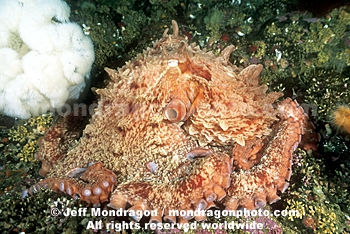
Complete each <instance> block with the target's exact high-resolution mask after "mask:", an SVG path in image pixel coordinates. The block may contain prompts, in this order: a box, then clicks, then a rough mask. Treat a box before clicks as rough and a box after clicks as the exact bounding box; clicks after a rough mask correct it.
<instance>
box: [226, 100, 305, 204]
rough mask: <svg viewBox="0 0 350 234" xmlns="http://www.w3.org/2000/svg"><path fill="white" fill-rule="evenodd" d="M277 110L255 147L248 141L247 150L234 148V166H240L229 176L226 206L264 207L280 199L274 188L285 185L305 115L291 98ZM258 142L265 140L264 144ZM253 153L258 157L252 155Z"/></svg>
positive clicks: (279, 188) (290, 172)
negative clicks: (273, 121)
mask: <svg viewBox="0 0 350 234" xmlns="http://www.w3.org/2000/svg"><path fill="white" fill-rule="evenodd" d="M277 109H278V110H279V115H280V121H279V123H278V124H276V125H275V126H274V128H273V131H272V133H271V135H270V136H267V137H266V139H262V140H260V141H257V142H255V144H253V146H254V147H252V144H247V145H246V147H247V149H240V150H236V151H235V150H234V154H233V158H234V165H235V166H236V167H237V168H240V169H239V170H236V171H233V173H232V175H231V186H230V187H229V188H228V191H227V194H228V196H226V198H225V200H224V204H225V206H226V209H231V210H236V209H237V208H240V207H244V208H247V209H257V208H260V207H263V206H265V204H266V202H269V203H274V202H276V201H277V200H279V199H280V198H279V197H278V195H277V190H278V191H280V192H284V191H285V190H286V189H287V188H288V185H289V183H288V181H289V180H290V177H291V174H292V153H293V151H294V150H295V149H296V148H297V146H298V144H299V142H300V140H301V135H302V134H303V128H304V124H305V119H306V118H307V117H306V115H305V114H304V112H303V109H302V108H301V107H300V106H298V104H297V102H296V101H292V100H291V99H286V100H284V101H282V102H281V103H279V104H278V107H277ZM261 142H267V144H266V146H265V147H263V146H262V145H263V144H261ZM238 147H240V148H242V146H238ZM252 152H253V153H254V154H257V156H255V157H252V156H253V155H252ZM236 159H237V160H236Z"/></svg>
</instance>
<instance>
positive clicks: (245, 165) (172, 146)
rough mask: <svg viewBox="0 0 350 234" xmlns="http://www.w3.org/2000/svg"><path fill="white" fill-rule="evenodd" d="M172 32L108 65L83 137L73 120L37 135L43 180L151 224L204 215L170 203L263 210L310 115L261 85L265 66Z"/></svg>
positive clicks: (286, 175) (287, 171) (284, 178)
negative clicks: (146, 216)
mask: <svg viewBox="0 0 350 234" xmlns="http://www.w3.org/2000/svg"><path fill="white" fill-rule="evenodd" d="M172 24H173V33H172V34H168V33H167V30H166V31H165V32H164V34H163V37H162V38H161V39H160V40H159V41H157V42H155V43H154V46H153V48H148V49H147V50H145V51H144V52H143V53H142V54H140V55H138V56H137V57H136V58H135V59H133V60H131V61H130V62H127V63H126V64H125V65H124V66H123V67H122V68H119V69H118V70H112V69H109V68H106V71H107V73H108V74H109V76H110V79H111V81H110V83H109V84H108V85H107V87H106V88H104V89H97V90H96V91H95V92H96V93H97V94H98V95H99V102H98V107H97V108H96V109H95V112H94V114H93V116H92V117H91V120H90V123H89V124H88V125H87V126H86V127H85V129H84V131H83V133H82V134H81V135H80V134H78V133H77V131H75V130H74V127H72V122H73V123H75V122H74V121H72V120H71V119H69V118H68V119H67V118H66V119H64V120H63V121H61V122H58V123H57V124H55V125H54V126H53V127H52V128H51V129H50V130H49V131H48V132H47V133H46V134H45V136H44V138H43V139H42V140H41V142H40V151H39V152H37V154H36V158H37V159H39V160H41V161H42V168H41V170H40V174H41V175H45V176H47V178H45V179H43V180H42V181H40V182H38V184H37V185H36V188H37V187H40V186H41V187H48V188H51V189H52V190H54V191H56V192H59V191H61V192H64V193H67V194H69V195H71V196H73V197H79V198H80V199H81V200H84V201H86V202H87V203H90V204H92V205H100V204H106V203H108V206H109V207H110V208H114V209H120V208H122V209H129V210H157V211H159V212H158V215H157V216H152V217H150V220H149V221H150V222H164V221H171V222H187V220H190V219H192V218H195V219H196V220H197V221H199V220H205V219H206V217H205V216H202V215H201V216H195V217H191V216H180V217H173V216H170V215H169V212H168V211H169V210H196V209H203V210H206V209H210V208H212V207H221V208H224V209H229V210H236V209H241V208H247V209H257V208H261V207H264V206H265V205H266V204H267V203H273V202H276V201H277V200H279V199H280V197H279V196H278V195H279V193H280V192H284V191H285V190H286V189H287V187H288V185H289V183H288V181H289V180H290V177H291V174H292V170H291V167H292V153H293V151H294V150H295V149H296V148H297V147H298V144H299V142H300V139H301V135H302V134H303V132H304V128H305V126H306V121H307V116H306V115H305V114H304V112H303V109H302V108H301V107H300V106H299V105H298V104H297V102H296V101H293V100H291V99H290V98H287V99H284V100H282V101H279V102H277V99H278V98H279V97H281V96H282V94H281V93H279V92H267V86H266V85H260V84H259V83H260V80H259V74H260V72H261V71H262V65H249V66H248V67H245V68H240V67H237V66H235V65H233V64H231V62H230V61H229V57H230V54H231V53H232V51H233V50H234V46H228V47H226V48H225V49H224V50H222V52H221V54H220V55H219V56H215V55H214V54H213V53H212V52H206V51H203V50H201V49H200V48H199V47H198V46H196V45H195V44H190V45H189V44H188V42H187V41H186V39H185V38H183V37H181V36H180V35H179V29H178V25H177V23H176V22H175V21H173V22H172Z"/></svg>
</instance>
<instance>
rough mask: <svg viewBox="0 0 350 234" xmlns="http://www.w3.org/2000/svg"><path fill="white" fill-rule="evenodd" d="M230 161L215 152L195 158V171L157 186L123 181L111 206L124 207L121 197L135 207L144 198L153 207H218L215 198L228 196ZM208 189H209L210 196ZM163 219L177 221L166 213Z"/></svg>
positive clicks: (202, 208) (112, 197) (200, 218)
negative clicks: (182, 177)
mask: <svg viewBox="0 0 350 234" xmlns="http://www.w3.org/2000/svg"><path fill="white" fill-rule="evenodd" d="M231 162H232V161H231V159H230V158H229V157H228V156H227V155H225V154H219V153H216V154H212V155H210V156H208V157H206V158H200V159H197V160H194V162H193V165H192V167H193V168H194V169H193V171H192V174H191V175H188V176H187V177H186V178H184V179H179V178H177V180H176V181H169V183H166V184H157V185H154V184H152V183H150V182H129V183H125V184H122V185H120V186H117V188H116V190H115V191H114V192H113V194H112V196H111V198H110V203H109V204H108V206H110V207H112V208H114V209H119V208H121V206H120V204H119V203H120V200H122V201H127V202H128V203H129V204H131V205H132V207H134V206H135V204H136V203H139V202H140V201H141V202H142V203H143V204H147V206H148V207H150V208H151V209H152V210H156V209H165V210H196V209H200V210H206V209H208V208H210V207H213V206H215V204H214V203H213V201H214V200H218V199H222V198H223V197H225V196H226V193H225V191H224V189H225V188H227V187H228V185H229V182H228V181H229V180H230V178H229V177H230V174H231V168H232V165H231ZM208 191H210V192H209V195H208ZM135 195H137V196H135ZM206 195H207V196H206ZM208 196H210V198H209V201H207V199H208ZM124 205H125V204H124V203H123V206H124ZM124 208H125V206H124ZM191 218H193V217H187V216H186V217H182V219H184V220H188V219H191ZM195 218H196V220H204V219H205V217H202V216H201V217H195ZM153 219H155V218H151V221H153ZM164 219H170V220H172V221H174V220H175V219H174V217H171V216H169V215H168V214H165V216H164ZM158 221H160V220H158Z"/></svg>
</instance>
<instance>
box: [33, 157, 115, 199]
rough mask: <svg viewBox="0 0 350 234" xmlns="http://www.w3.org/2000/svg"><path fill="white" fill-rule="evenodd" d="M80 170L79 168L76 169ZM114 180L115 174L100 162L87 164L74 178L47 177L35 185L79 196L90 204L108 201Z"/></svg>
mask: <svg viewBox="0 0 350 234" xmlns="http://www.w3.org/2000/svg"><path fill="white" fill-rule="evenodd" d="M78 171H80V170H78ZM115 182H116V175H115V174H114V173H113V172H112V171H110V170H108V169H106V168H104V167H103V164H102V163H101V162H98V163H94V164H92V165H91V166H89V167H88V168H87V169H86V170H85V171H84V172H83V173H82V174H81V176H80V179H76V178H56V177H54V178H47V179H44V180H42V181H40V182H38V183H37V185H35V186H36V187H37V186H39V187H44V188H50V189H52V190H53V191H55V192H64V193H67V194H68V195H70V196H72V197H76V196H79V197H80V199H81V200H83V201H86V202H87V203H91V204H100V203H103V202H106V201H108V199H109V195H110V194H111V192H112V191H113V188H114V186H115Z"/></svg>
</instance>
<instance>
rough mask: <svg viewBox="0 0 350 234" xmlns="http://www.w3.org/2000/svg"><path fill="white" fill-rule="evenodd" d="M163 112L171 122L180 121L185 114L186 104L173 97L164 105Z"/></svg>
mask: <svg viewBox="0 0 350 234" xmlns="http://www.w3.org/2000/svg"><path fill="white" fill-rule="evenodd" d="M164 114H165V117H166V118H167V119H168V120H169V121H170V122H172V123H174V122H179V121H182V120H183V119H184V118H185V116H186V106H185V104H184V103H183V102H182V101H181V100H180V99H177V98H174V99H173V100H171V102H169V104H168V105H167V106H166V107H165V111H164Z"/></svg>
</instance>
